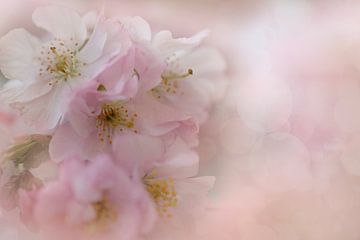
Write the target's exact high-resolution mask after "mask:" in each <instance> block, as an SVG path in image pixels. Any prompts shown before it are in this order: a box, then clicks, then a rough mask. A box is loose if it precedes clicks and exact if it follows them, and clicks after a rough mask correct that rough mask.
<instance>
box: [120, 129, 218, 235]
mask: <svg viewBox="0 0 360 240" xmlns="http://www.w3.org/2000/svg"><path fill="white" fill-rule="evenodd" d="M147 141H150V139H147V138H146V139H144V138H139V137H134V138H129V137H124V136H118V137H117V138H115V140H114V144H113V152H114V155H115V156H116V162H117V163H118V164H119V165H121V166H123V165H126V166H127V168H128V169H129V170H130V169H131V168H132V169H133V170H130V171H132V172H134V173H133V177H134V178H140V179H141V181H142V183H143V186H144V188H145V189H146V191H147V192H148V194H149V196H150V198H151V199H152V201H153V203H154V204H155V206H156V209H157V213H158V216H159V220H158V221H157V224H156V225H155V229H154V230H153V231H152V232H151V233H150V235H149V236H148V237H149V238H150V239H151V238H152V237H154V239H158V238H156V236H157V237H158V236H161V237H163V239H167V238H171V237H172V235H173V234H174V230H175V231H177V230H180V232H181V231H187V232H188V231H193V230H194V228H195V227H196V226H195V223H196V219H197V217H199V216H200V215H201V213H202V212H203V210H204V209H205V206H206V199H207V195H208V191H209V190H210V189H211V188H212V186H213V184H214V181H215V179H214V177H207V176H206V177H195V176H196V175H197V174H198V167H199V157H198V155H197V153H196V152H194V151H193V150H191V149H190V148H189V146H188V145H187V144H186V143H185V142H184V141H183V140H182V139H181V138H177V139H176V141H175V142H173V144H172V145H171V146H168V147H167V148H166V149H164V150H165V152H162V154H160V155H159V153H161V151H159V149H160V147H159V145H157V144H156V143H152V144H150V143H149V142H147ZM150 146H151V147H150ZM139 150H142V151H139ZM164 150H163V151H164ZM154 156H157V158H155V159H154V158H153V157H154ZM156 159H157V160H156Z"/></svg>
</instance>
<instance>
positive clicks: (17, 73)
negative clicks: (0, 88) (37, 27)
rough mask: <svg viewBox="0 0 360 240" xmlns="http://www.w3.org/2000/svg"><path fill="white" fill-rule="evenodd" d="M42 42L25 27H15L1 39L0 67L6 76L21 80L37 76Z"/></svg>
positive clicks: (29, 79) (28, 79)
mask: <svg viewBox="0 0 360 240" xmlns="http://www.w3.org/2000/svg"><path fill="white" fill-rule="evenodd" d="M39 47H40V42H39V40H38V39H37V38H35V37H34V36H32V35H31V34H30V33H29V32H27V31H26V30H25V29H21V28H19V29H14V30H12V31H10V32H9V33H8V34H6V35H5V36H4V37H2V38H1V39H0V69H1V71H2V73H3V74H4V76H5V77H7V78H9V79H17V80H21V81H29V82H30V81H31V80H32V79H34V78H35V76H36V74H37V72H36V71H37V70H38V68H37V67H36V56H37V54H38V50H39Z"/></svg>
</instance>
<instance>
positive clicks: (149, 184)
mask: <svg viewBox="0 0 360 240" xmlns="http://www.w3.org/2000/svg"><path fill="white" fill-rule="evenodd" d="M143 182H144V184H145V186H146V189H147V191H148V192H149V194H150V195H151V197H152V198H153V199H154V201H155V203H156V207H157V211H158V213H159V215H160V216H161V217H169V218H171V217H172V213H171V211H170V209H171V208H176V207H177V203H178V197H177V193H176V189H175V186H174V179H173V178H171V177H169V178H156V174H155V173H154V172H153V173H151V174H147V175H145V176H144V178H143Z"/></svg>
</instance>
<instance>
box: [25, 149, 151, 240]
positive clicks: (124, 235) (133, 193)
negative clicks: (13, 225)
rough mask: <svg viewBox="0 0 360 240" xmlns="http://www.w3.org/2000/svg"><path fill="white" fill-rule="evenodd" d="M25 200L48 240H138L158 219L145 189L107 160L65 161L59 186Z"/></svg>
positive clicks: (50, 186)
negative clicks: (136, 239)
mask: <svg viewBox="0 0 360 240" xmlns="http://www.w3.org/2000/svg"><path fill="white" fill-rule="evenodd" d="M21 201H22V203H23V205H22V207H23V208H22V213H23V214H24V216H23V217H24V218H25V219H27V220H28V221H29V219H31V222H32V224H34V225H35V226H36V228H37V229H38V231H39V232H40V234H41V235H43V236H45V237H46V238H47V239H64V238H67V239H104V238H106V239H119V238H121V239H134V238H135V237H137V236H139V235H141V234H145V233H146V232H148V231H149V230H150V229H151V227H152V224H153V222H154V220H155V219H156V216H155V213H154V208H153V205H152V203H151V201H150V199H149V197H148V195H147V193H146V192H145V191H144V189H143V187H142V185H141V184H140V183H139V182H138V181H137V180H134V179H130V178H129V176H128V174H126V172H124V171H123V170H122V169H121V168H120V167H118V166H116V165H114V163H113V162H112V160H111V159H110V158H109V157H108V156H106V155H99V156H97V157H95V158H94V159H91V160H81V159H75V158H74V159H70V160H68V161H65V162H64V163H63V166H62V168H61V173H60V177H59V179H58V180H57V181H55V182H52V183H48V184H47V185H46V186H44V187H43V188H41V189H40V190H38V191H37V192H36V193H35V195H34V193H31V192H30V193H24V194H23V195H22V198H21Z"/></svg>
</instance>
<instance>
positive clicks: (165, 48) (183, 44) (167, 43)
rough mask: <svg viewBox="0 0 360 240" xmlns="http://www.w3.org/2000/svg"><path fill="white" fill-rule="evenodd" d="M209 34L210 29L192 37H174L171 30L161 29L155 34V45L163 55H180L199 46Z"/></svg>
mask: <svg viewBox="0 0 360 240" xmlns="http://www.w3.org/2000/svg"><path fill="white" fill-rule="evenodd" d="M207 35H208V31H202V32H200V33H198V34H196V35H194V36H193V37H190V38H173V36H172V33H171V32H169V31H161V32H159V33H157V34H156V35H155V36H154V39H153V46H154V47H155V48H157V49H158V50H159V51H160V52H161V54H162V56H163V57H169V56H171V55H172V54H176V55H177V56H178V55H181V54H183V53H186V52H188V51H190V50H192V49H193V48H195V47H197V46H198V45H199V44H200V43H201V42H202V41H203V39H204V38H205V37H206V36H207Z"/></svg>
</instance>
